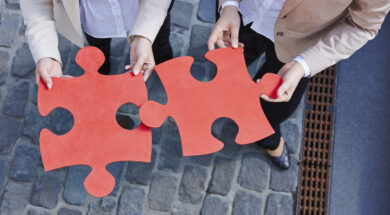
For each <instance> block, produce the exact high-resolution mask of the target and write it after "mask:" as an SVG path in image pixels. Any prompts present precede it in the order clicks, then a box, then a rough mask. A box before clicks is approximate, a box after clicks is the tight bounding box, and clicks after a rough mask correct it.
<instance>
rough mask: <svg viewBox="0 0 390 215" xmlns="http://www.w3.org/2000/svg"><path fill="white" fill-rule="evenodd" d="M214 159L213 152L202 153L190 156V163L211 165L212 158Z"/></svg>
mask: <svg viewBox="0 0 390 215" xmlns="http://www.w3.org/2000/svg"><path fill="white" fill-rule="evenodd" d="M212 159H213V154H208V155H200V156H191V157H189V159H188V160H189V163H191V164H199V165H202V166H210V164H211V160H212Z"/></svg>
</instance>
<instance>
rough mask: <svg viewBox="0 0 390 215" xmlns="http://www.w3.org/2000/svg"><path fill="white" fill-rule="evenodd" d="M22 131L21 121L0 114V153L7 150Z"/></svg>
mask: <svg viewBox="0 0 390 215" xmlns="http://www.w3.org/2000/svg"><path fill="white" fill-rule="evenodd" d="M21 132H22V123H21V122H20V121H19V120H16V119H14V118H11V117H5V116H0V140H1V141H0V153H4V151H7V149H9V148H10V147H11V146H12V145H13V144H14V143H15V142H16V140H17V139H18V137H19V136H20V134H21Z"/></svg>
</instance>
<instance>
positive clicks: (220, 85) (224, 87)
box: [139, 48, 282, 156]
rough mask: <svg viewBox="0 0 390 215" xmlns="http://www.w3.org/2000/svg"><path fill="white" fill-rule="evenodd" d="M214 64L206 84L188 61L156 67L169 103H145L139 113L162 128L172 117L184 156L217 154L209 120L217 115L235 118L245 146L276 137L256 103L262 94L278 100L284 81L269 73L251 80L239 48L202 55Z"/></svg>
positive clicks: (217, 144) (219, 144)
mask: <svg viewBox="0 0 390 215" xmlns="http://www.w3.org/2000/svg"><path fill="white" fill-rule="evenodd" d="M206 58H207V59H208V60H210V61H211V62H213V63H214V64H215V65H216V66H217V75H216V77H215V78H214V79H213V80H211V81H210V82H199V81H197V80H196V79H195V78H194V77H192V75H191V73H190V68H191V65H192V63H193V58H192V57H179V58H175V59H172V60H169V61H167V62H164V63H162V64H159V65H157V66H156V67H155V70H156V72H157V74H158V76H159V78H160V80H161V82H162V84H163V86H164V88H165V91H166V93H167V98H168V101H167V104H166V105H161V104H159V103H157V102H154V101H148V102H146V103H145V104H144V105H143V106H142V107H141V109H140V113H139V115H140V119H141V121H142V122H143V123H144V124H145V125H147V126H150V127H160V126H161V124H162V123H163V122H164V120H165V119H166V118H167V117H168V116H171V117H172V118H173V119H174V120H175V121H176V124H177V127H178V129H179V133H180V137H181V142H182V149H183V155H184V156H193V155H203V154H209V153H213V152H216V151H219V150H220V149H221V148H223V143H222V142H220V141H219V140H217V139H216V138H214V137H213V136H212V134H211V126H212V124H213V122H214V121H215V120H216V119H218V118H221V117H227V118H230V119H232V120H234V121H235V122H236V123H237V125H238V127H239V130H238V134H237V137H236V142H237V143H238V144H249V143H253V142H255V141H258V140H261V139H263V138H265V137H267V136H269V135H271V134H273V133H274V130H273V129H272V127H271V126H270V124H269V122H268V120H267V118H266V116H265V115H264V112H263V111H262V108H261V105H260V101H259V98H260V95H261V94H266V95H268V96H270V97H272V98H276V90H277V88H278V87H279V86H280V84H281V83H282V79H281V78H280V77H279V76H277V75H275V74H271V73H267V74H265V75H264V76H263V78H262V79H261V81H260V82H259V83H255V82H253V80H252V79H251V77H250V76H249V73H248V71H247V67H246V64H245V59H244V55H243V49H241V48H238V49H232V48H225V49H217V50H213V51H210V52H208V53H207V54H206Z"/></svg>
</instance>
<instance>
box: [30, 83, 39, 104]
mask: <svg viewBox="0 0 390 215" xmlns="http://www.w3.org/2000/svg"><path fill="white" fill-rule="evenodd" d="M31 94H32V96H31V98H30V100H31V101H32V103H34V104H35V105H37V100H38V85H36V84H33V86H32V90H31Z"/></svg>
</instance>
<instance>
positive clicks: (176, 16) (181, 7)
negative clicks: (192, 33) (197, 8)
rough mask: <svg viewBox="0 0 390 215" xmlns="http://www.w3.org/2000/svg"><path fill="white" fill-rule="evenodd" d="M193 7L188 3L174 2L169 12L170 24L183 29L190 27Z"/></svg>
mask: <svg viewBox="0 0 390 215" xmlns="http://www.w3.org/2000/svg"><path fill="white" fill-rule="evenodd" d="M193 10H194V5H192V4H191V3H189V2H183V1H175V3H174V4H173V7H172V10H171V13H170V14H171V23H172V24H174V25H177V26H180V27H182V28H185V29H189V28H190V26H191V17H192V12H193Z"/></svg>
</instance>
